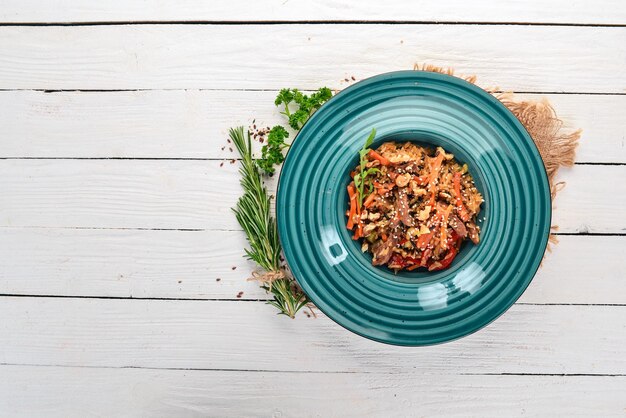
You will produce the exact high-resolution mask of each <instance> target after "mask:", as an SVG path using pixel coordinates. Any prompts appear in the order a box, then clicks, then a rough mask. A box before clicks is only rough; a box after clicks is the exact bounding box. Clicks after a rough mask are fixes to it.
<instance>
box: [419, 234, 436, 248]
mask: <svg viewBox="0 0 626 418" xmlns="http://www.w3.org/2000/svg"><path fill="white" fill-rule="evenodd" d="M432 237H433V233H432V232H430V233H428V234H422V235H420V236H419V238H418V239H417V248H419V249H420V250H425V249H426V247H427V246H428V244H429V243H430V240H431V238H432Z"/></svg>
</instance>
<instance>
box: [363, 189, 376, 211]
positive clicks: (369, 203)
mask: <svg viewBox="0 0 626 418" xmlns="http://www.w3.org/2000/svg"><path fill="white" fill-rule="evenodd" d="M374 200H376V193H375V192H372V193H370V195H369V196H367V199H365V202H363V206H365V207H366V208H369V207H370V206H372V204H373V203H374Z"/></svg>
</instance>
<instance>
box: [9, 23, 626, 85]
mask: <svg viewBox="0 0 626 418" xmlns="http://www.w3.org/2000/svg"><path fill="white" fill-rule="evenodd" d="M0 26H1V25H0ZM357 81H360V80H357ZM278 90H279V89H271V88H240V89H236V88H186V89H185V88H156V89H147V88H137V89H41V88H30V89H28V88H0V92H19V91H35V92H42V93H47V94H54V93H122V92H135V91H139V92H141V91H154V92H159V91H174V92H175V91H243V92H245V91H253V92H277V91H278ZM302 91H303V92H313V91H314V90H310V89H302ZM509 92H510V93H513V94H552V95H580V96H626V93H621V92H597V91H533V90H527V91H526V90H494V93H509Z"/></svg>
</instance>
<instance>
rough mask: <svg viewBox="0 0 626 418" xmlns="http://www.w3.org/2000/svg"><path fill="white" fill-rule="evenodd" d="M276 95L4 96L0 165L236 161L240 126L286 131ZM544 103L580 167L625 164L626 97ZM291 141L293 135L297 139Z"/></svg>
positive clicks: (569, 97)
mask: <svg viewBox="0 0 626 418" xmlns="http://www.w3.org/2000/svg"><path fill="white" fill-rule="evenodd" d="M275 95H276V91H232V90H227V91H222V90H218V91H207V90H200V91H199V90H180V91H178V90H175V91H163V90H161V91H125V92H109V93H96V92H55V93H44V92H41V91H2V92H0V109H2V112H0V125H1V126H3V127H4V134H3V140H2V141H0V157H29V158H34V157H54V158H58V157H63V158H65V157H70V158H103V157H119V158H232V157H233V156H234V155H235V154H233V152H231V151H230V149H229V148H231V147H232V145H228V144H227V143H226V138H227V135H228V129H229V128H230V127H232V126H236V125H241V124H242V125H244V126H249V125H251V124H252V121H253V120H254V121H255V124H256V125H257V126H258V127H261V126H274V125H275V124H284V123H285V121H284V118H283V116H282V115H280V113H279V110H278V109H277V108H276V107H275V106H274V97H275ZM519 98H520V99H527V100H541V99H543V98H546V99H547V100H549V101H550V102H551V103H552V104H553V105H554V107H555V109H556V110H557V113H558V116H559V117H560V118H561V119H562V120H563V121H564V126H565V128H567V129H578V128H582V129H583V139H582V140H581V142H580V147H579V148H578V152H577V160H578V161H582V162H594V163H604V162H610V163H624V162H626V146H625V145H624V143H625V141H626V125H625V124H624V123H622V120H621V116H622V115H623V114H626V95H623V96H622V95H619V96H618V95H578V94H547V95H540V94H523V95H519ZM292 139H293V133H292ZM223 147H225V148H224V149H222V148H223Z"/></svg>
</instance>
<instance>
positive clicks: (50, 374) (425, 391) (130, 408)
mask: <svg viewBox="0 0 626 418" xmlns="http://www.w3.org/2000/svg"><path fill="white" fill-rule="evenodd" d="M0 371H1V373H2V377H3V379H0V391H1V392H2V394H3V395H4V396H2V398H0V409H2V411H3V412H4V413H6V414H8V415H10V416H30V417H33V416H46V417H70V416H83V417H84V416H136V415H141V416H220V417H241V416H273V417H283V416H287V417H292V416H342V417H363V416H367V417H389V416H406V415H407V414H411V413H412V412H415V413H418V414H419V416H439V415H445V416H446V417H463V418H466V417H502V416H507V417H513V416H568V417H578V416H602V417H614V416H615V417H621V416H623V412H624V410H623V408H624V402H623V396H622V395H623V393H624V392H625V391H626V377H623V376H620V377H596V376H577V377H565V376H442V375H427V376H426V375H424V374H422V373H421V372H420V371H416V372H414V373H411V374H401V375H392V374H385V373H376V374H363V373H355V374H336V373H331V374H326V373H321V374H317V373H281V372H277V373H268V372H229V371H212V370H145V369H94V368H67V367H33V366H0ZM102 394H106V396H102ZM61 400H62V401H61Z"/></svg>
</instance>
